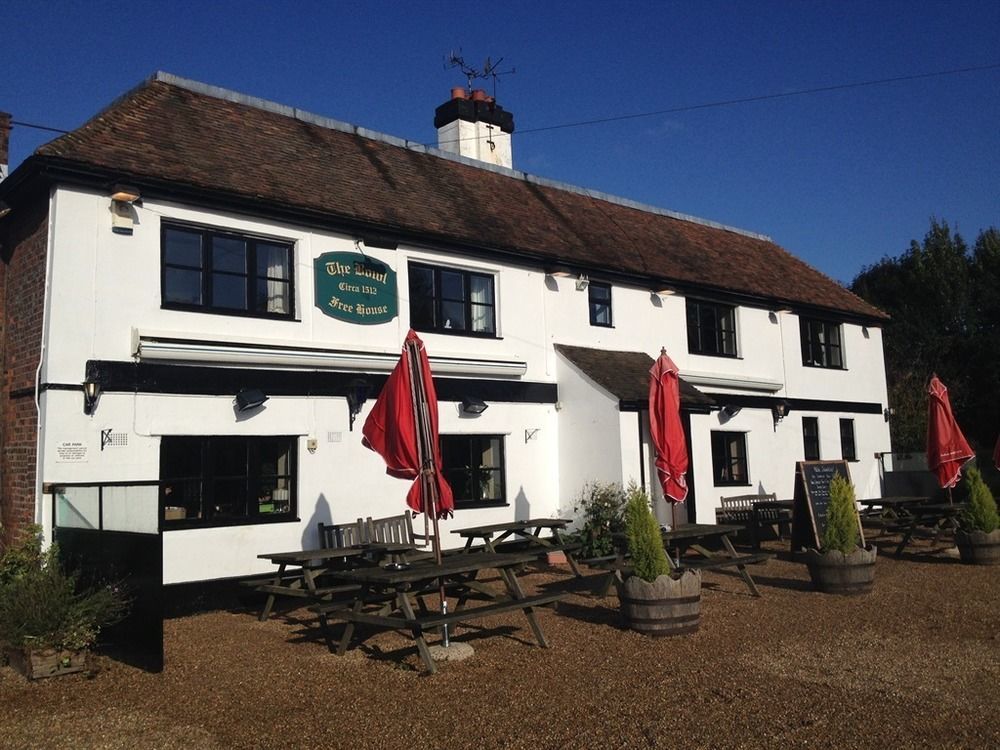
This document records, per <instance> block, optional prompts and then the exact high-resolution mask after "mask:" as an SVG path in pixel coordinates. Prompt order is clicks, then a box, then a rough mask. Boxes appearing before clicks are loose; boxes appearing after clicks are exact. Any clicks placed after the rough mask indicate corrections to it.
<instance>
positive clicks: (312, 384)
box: [42, 359, 559, 404]
mask: <svg viewBox="0 0 1000 750" xmlns="http://www.w3.org/2000/svg"><path fill="white" fill-rule="evenodd" d="M358 378H363V379H365V380H367V381H368V383H369V384H370V385H371V391H370V393H369V398H372V399H374V398H375V397H377V396H378V393H379V391H381V390H382V385H383V384H384V383H385V381H386V378H388V374H387V373H363V372H319V371H315V370H268V369H257V368H239V367H205V366H194V365H173V364H160V363H149V362H121V361H114V360H100V359H98V360H89V361H88V362H87V379H88V380H95V381H97V382H99V383H100V384H101V391H102V393H170V394H183V395H199V396H235V395H236V392H237V391H239V390H240V389H241V388H260V389H261V390H262V391H264V393H266V394H267V395H268V396H339V397H346V396H347V394H348V393H351V392H353V386H352V383H353V381H355V380H356V379H358ZM68 387H69V386H66V385H65V384H62V383H43V384H42V390H64V389H66V388H68ZM72 387H73V388H74V389H79V388H80V386H79V385H74V386H72ZM434 387H435V390H436V391H437V396H438V400H440V401H456V402H457V401H461V400H462V398H463V397H465V396H468V395H472V396H476V397H478V398H481V399H482V400H484V401H486V402H487V403H489V402H491V401H496V402H507V403H520V404H554V403H556V401H558V400H559V389H558V386H557V385H556V384H555V383H538V382H525V381H510V380H487V379H470V378H442V377H435V378H434Z"/></svg>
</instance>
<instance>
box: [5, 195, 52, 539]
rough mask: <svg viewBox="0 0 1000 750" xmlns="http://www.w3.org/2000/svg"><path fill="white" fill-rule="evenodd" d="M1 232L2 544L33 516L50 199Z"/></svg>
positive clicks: (14, 217) (20, 215)
mask: <svg viewBox="0 0 1000 750" xmlns="http://www.w3.org/2000/svg"><path fill="white" fill-rule="evenodd" d="M5 224H6V225H8V226H7V227H6V229H5V230H4V234H3V236H2V237H0V241H2V246H3V262H2V263H0V310H2V311H3V328H2V332H0V367H2V370H0V371H2V374H3V382H2V387H0V524H2V525H3V529H2V532H0V548H2V547H3V546H4V545H5V543H6V542H7V541H9V540H10V539H11V538H12V536H13V535H14V534H15V533H16V531H17V529H19V528H22V527H23V526H24V525H25V524H29V523H32V522H33V521H34V518H35V498H36V496H35V474H36V460H37V456H38V445H37V435H38V414H37V412H36V410H35V371H36V369H37V368H38V360H39V355H40V349H41V340H42V311H43V307H44V301H45V250H46V242H47V239H48V202H47V201H46V200H44V199H40V200H38V201H37V204H36V206H35V207H34V208H28V207H27V206H25V207H24V208H18V210H17V211H15V212H13V213H12V214H11V215H10V216H8V217H7V220H6V221H5Z"/></svg>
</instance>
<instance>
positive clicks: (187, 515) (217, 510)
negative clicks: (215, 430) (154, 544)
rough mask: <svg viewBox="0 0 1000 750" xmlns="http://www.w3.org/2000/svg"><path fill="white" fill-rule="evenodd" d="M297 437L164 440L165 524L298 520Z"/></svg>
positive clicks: (161, 481)
mask: <svg viewBox="0 0 1000 750" xmlns="http://www.w3.org/2000/svg"><path fill="white" fill-rule="evenodd" d="M295 476H296V439H295V438H294V437H285V436H283V437H236V436H233V437H228V436H226V437H214V436H213V437H202V436H199V437H187V436H183V437H181V436H165V437H163V438H162V439H161V440H160V487H161V490H160V492H161V504H162V506H163V519H164V526H165V528H189V527H193V526H233V525H238V524H251V523H261V522H265V521H289V520H294V518H295V512H296V496H295Z"/></svg>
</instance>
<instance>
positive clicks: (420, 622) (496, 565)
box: [310, 552, 565, 674]
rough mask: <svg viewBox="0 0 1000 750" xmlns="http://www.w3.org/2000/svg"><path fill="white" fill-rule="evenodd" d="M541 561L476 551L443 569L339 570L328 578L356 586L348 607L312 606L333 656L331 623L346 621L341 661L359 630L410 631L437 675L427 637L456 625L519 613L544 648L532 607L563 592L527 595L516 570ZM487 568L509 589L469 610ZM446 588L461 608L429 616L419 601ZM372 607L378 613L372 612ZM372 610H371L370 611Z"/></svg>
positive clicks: (424, 565)
mask: <svg viewBox="0 0 1000 750" xmlns="http://www.w3.org/2000/svg"><path fill="white" fill-rule="evenodd" d="M536 557H537V553H535V552H519V553H494V552H473V553H468V554H463V555H452V556H450V557H447V558H445V559H444V560H443V561H442V562H441V563H440V564H438V563H435V562H434V561H432V560H420V561H417V562H415V563H413V564H411V565H409V566H407V567H404V568H401V569H399V568H386V567H370V568H356V569H354V570H340V571H333V572H331V573H330V575H331V577H333V578H335V579H336V580H338V581H340V582H342V583H345V584H353V585H356V586H357V587H358V590H357V593H356V594H355V596H354V600H353V602H352V604H351V606H350V607H348V608H346V609H337V608H334V607H331V606H330V605H328V604H319V605H314V606H313V607H311V608H310V609H311V610H312V611H313V612H316V613H317V614H318V615H319V616H320V624H321V626H322V627H323V631H324V634H325V636H326V639H327V646H328V647H329V648H330V650H331V651H334V645H333V641H332V639H331V637H330V634H329V621H328V620H329V619H330V618H331V617H332V618H333V619H338V620H346V621H347V625H346V626H345V628H344V633H343V635H342V636H341V638H340V642H339V644H338V645H337V647H336V650H335V653H336V654H337V655H338V656H342V655H343V654H344V653H345V652H346V651H347V649H348V647H349V646H350V643H351V640H352V638H353V636H354V630H355V625H357V624H362V625H368V626H373V627H378V628H385V629H390V630H409V631H410V633H411V634H412V636H413V639H414V641H415V642H416V645H417V651H418V653H419V654H420V658H421V660H422V661H423V663H424V666H425V667H426V668H427V671H428V672H430V673H432V674H433V673H434V672H435V671H437V668H436V666H435V664H434V660H433V658H432V657H431V654H430V650H429V648H428V645H427V642H426V640H425V638H424V634H425V633H426V632H428V631H429V630H432V629H434V628H438V627H441V626H444V625H450V624H452V623H459V622H469V621H472V620H478V619H481V618H484V617H489V616H492V615H497V614H501V613H504V612H513V611H517V610H521V611H522V612H524V615H525V617H526V619H527V620H528V624H529V625H530V627H531V629H532V631H533V632H534V635H535V639H536V640H537V641H538V645H539V646H541V647H543V648H546V647H548V642H547V641H546V640H545V636H544V634H543V633H542V630H541V627H540V626H539V624H538V621H537V620H536V619H535V613H534V608H535V607H540V606H543V605H546V604H552V603H555V602H558V601H559V600H560V599H562V598H563V597H564V596H565V593H562V592H557V593H546V594H538V595H534V596H527V595H526V594H525V593H524V590H523V589H522V588H521V586H520V584H519V583H518V581H517V577H516V574H515V572H514V569H515V568H517V567H518V566H521V565H523V564H524V563H527V562H530V561H532V560H533V559H535V558H536ZM487 569H496V570H497V571H499V573H500V576H501V578H502V580H503V582H504V585H505V587H506V590H507V596H506V597H495V598H494V599H493V600H492V601H491V602H490V603H488V604H485V605H483V606H477V607H466V606H465V605H466V604H467V603H468V602H469V601H470V600H474V599H477V598H478V597H477V595H478V593H479V589H478V587H475V586H470V585H469V584H471V583H474V582H475V580H476V578H477V576H478V575H479V574H480V573H481V572H482V571H483V570H487ZM441 585H445V586H447V587H449V588H450V589H451V590H452V591H454V592H457V593H458V604H457V606H456V608H455V610H454V611H452V612H447V613H442V612H432V611H428V610H427V608H426V606H425V605H424V604H423V602H422V601H419V597H420V596H421V595H423V594H427V593H431V592H434V591H437V590H438V587H439V586H441ZM415 597H416V598H418V608H419V610H420V612H419V613H418V612H417V611H416V610H415V609H414V602H413V599H414V598H415ZM372 607H374V608H375V609H374V611H372V610H371V608H372ZM366 610H368V611H366Z"/></svg>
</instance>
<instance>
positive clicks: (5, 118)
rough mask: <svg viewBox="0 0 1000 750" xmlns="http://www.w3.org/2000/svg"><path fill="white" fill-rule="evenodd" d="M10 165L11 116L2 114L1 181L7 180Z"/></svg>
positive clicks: (0, 126) (0, 115) (0, 133)
mask: <svg viewBox="0 0 1000 750" xmlns="http://www.w3.org/2000/svg"><path fill="white" fill-rule="evenodd" d="M9 165H10V115H9V114H7V113H6V112H0V180H3V179H6V178H7V174H8V172H9Z"/></svg>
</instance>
